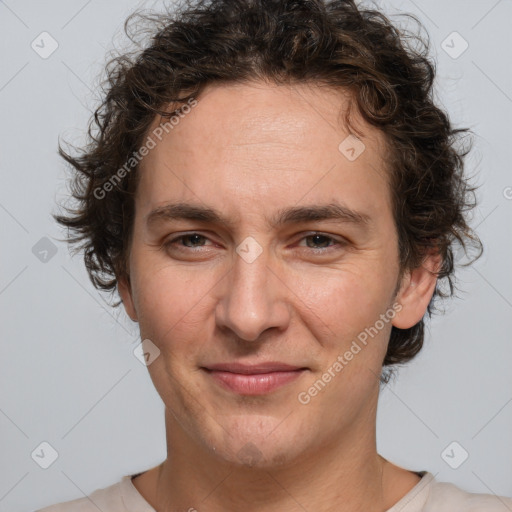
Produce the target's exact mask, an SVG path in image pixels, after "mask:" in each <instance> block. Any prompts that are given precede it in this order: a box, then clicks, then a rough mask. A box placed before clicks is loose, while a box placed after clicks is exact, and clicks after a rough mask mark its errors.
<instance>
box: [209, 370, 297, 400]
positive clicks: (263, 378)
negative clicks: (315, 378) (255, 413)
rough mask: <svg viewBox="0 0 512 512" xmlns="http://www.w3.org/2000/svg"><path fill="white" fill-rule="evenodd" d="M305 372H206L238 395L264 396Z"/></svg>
mask: <svg viewBox="0 0 512 512" xmlns="http://www.w3.org/2000/svg"><path fill="white" fill-rule="evenodd" d="M304 371H305V370H294V371H287V372H270V373H258V374H251V375H247V374H242V373H231V372H224V371H220V370H207V373H208V374H210V375H211V376H212V377H213V378H214V379H215V380H216V381H217V382H218V383H219V384H220V385H221V386H223V387H224V388H226V389H228V390H230V391H234V392H235V393H238V394H240V395H264V394H266V393H270V392H271V391H274V390H276V389H278V388H280V387H281V386H284V385H285V384H288V383H289V382H292V381H294V380H296V379H298V378H299V377H300V376H301V375H302V373H303V372H304Z"/></svg>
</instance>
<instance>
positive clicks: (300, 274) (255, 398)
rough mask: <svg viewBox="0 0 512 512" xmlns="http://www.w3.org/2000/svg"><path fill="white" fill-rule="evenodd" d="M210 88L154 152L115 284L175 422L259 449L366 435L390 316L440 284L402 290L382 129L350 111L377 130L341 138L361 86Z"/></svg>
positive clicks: (217, 447)
mask: <svg viewBox="0 0 512 512" xmlns="http://www.w3.org/2000/svg"><path fill="white" fill-rule="evenodd" d="M197 100H198V104H197V106H195V107H194V108H192V109H190V112H189V113H188V114H186V116H184V117H183V118H181V119H180V122H179V124H176V125H175V126H174V127H173V128H172V130H169V133H165V132H164V134H163V137H162V140H161V141H160V142H158V143H157V145H156V147H154V148H153V149H152V150H151V151H150V152H149V154H148V155H147V156H146V157H145V158H144V160H143V162H142V164H141V168H140V173H141V176H140V178H141V179H140V183H139V186H138V190H137V193H136V199H135V205H136V208H135V210H136V215H135V220H134V230H133V239H132V243H131V247H130V254H129V274H130V282H129V283H128V282H126V281H120V283H119V291H120V294H121V297H122V299H123V303H124V305H125V308H126V310H127V312H128V314H129V315H130V317H131V318H132V319H133V320H136V321H138V322H139V324H140V331H141V338H142V339H143V340H146V339H149V340H150V341H151V343H152V344H154V345H155V346H156V347H158V349H159V351H160V354H159V355H158V357H157V358H156V359H155V360H154V361H153V362H151V364H150V365H149V366H148V370H149V372H150V375H151V378H152V380H153V382H154V385H155V387H156V389H157V391H158V393H159V394H160V396H161V397H162V400H163V401H164V403H165V405H166V407H167V409H168V410H169V411H171V412H172V416H173V418H174V419H175V422H174V423H173V425H174V427H173V428H176V429H181V430H182V432H186V433H187V434H186V436H187V439H188V442H190V444H191V445H194V446H196V447H200V448H201V449H203V450H206V451H208V452H209V453H215V454H216V455H215V456H217V457H221V458H222V459H224V460H226V461H231V462H235V463H237V462H238V463H239V462H240V461H241V460H242V459H243V458H244V456H245V455H247V454H248V455H249V457H252V459H253V463H255V464H260V465H262V466H264V465H270V464H276V463H285V462H286V461H291V460H294V459H296V458H297V457H300V456H306V455H307V454H314V453H316V452H317V451H318V450H320V449H322V448H325V447H327V446H330V445H332V444H334V443H336V440H339V439H342V438H350V437H351V436H352V437H354V436H359V438H360V437H361V436H362V433H364V432H371V430H372V428H374V425H373V424H372V423H373V420H374V418H373V420H372V417H373V416H372V414H371V413H370V414H369V412H371V411H374V409H375V404H376V399H377V396H378V387H379V376H380V372H381V367H382V361H383V358H384V356H385V353H386V349H387V343H388V339H389V335H390V331H391V327H392V325H396V326H397V327H401V328H405V327H410V326H412V325H414V324H415V323H416V322H417V321H419V320H420V319H421V318H422V316H423V314H424V312H425V308H426V306H427V304H428V300H429V298H430V296H431V294H432V291H433V285H434V284H435V280H432V279H429V278H428V275H427V278H426V277H425V274H424V273H417V274H414V273H407V275H406V277H405V278H404V280H403V281H402V287H401V288H400V291H399V292H398V294H395V292H396V286H397V283H398V271H399V268H398V248H397V245H398V244H397V234H396V228H395V226H394V221H393V216H392V209H391V199H390V197H391V196H390V192H389V187H388V180H387V173H386V169H385V140H384V136H383V135H382V133H381V132H380V131H378V130H377V129H375V128H373V127H371V126H369V125H365V124H364V122H363V121H362V120H361V119H358V118H357V117H353V125H354V126H358V127H359V128H360V129H361V130H362V132H361V133H363V134H364V136H360V140H359V141H356V140H354V139H350V138H349V139H347V140H345V139H346V138H347V137H348V136H349V132H348V131H347V130H346V129H345V128H344V127H343V126H342V123H341V122H340V119H341V117H340V113H343V112H344V110H345V109H346V106H347V103H346V101H347V97H346V96H344V95H343V94H342V93H341V92H340V91H334V90H331V89H326V88H320V87H318V86H313V85H311V86H306V85H300V86H293V87H292V86H283V85H281V86H272V85H268V84H264V83H259V82H255V83H252V84H244V85H240V84H239V85H227V86H226V85H222V86H216V87H210V88H209V89H207V90H206V91H205V93H204V94H203V95H202V96H201V97H199V98H197ZM354 115H355V114H354ZM160 122H161V120H160V119H155V122H154V124H153V127H152V128H151V129H153V128H155V127H157V126H158V124H159V123H160ZM344 141H345V142H344ZM361 143H363V144H364V147H363V146H362V145H361ZM340 144H341V146H340ZM350 148H354V151H352V150H351V149H350ZM361 149H363V151H362V152H361ZM359 153H360V154H359ZM418 272H421V271H418ZM394 304H395V307H393V305H394ZM397 304H398V306H397ZM365 334H366V336H365ZM363 340H364V341H363ZM356 347H358V348H356ZM350 354H351V355H350Z"/></svg>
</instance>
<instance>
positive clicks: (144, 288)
mask: <svg viewBox="0 0 512 512" xmlns="http://www.w3.org/2000/svg"><path fill="white" fill-rule="evenodd" d="M156 260H157V259H156V258H154V257H153V259H152V258H151V256H150V255H148V254H141V257H140V261H139V265H138V266H137V265H136V268H137V272H136V273H135V281H134V284H135V289H136V294H135V302H136V304H135V306H136V308H137V312H138V317H139V326H140V330H141V335H142V336H143V337H145V338H149V339H151V340H152V341H153V340H154V341H153V342H154V343H155V344H156V345H157V346H158V345H163V344H164V342H166V343H167V342H171V340H173V339H176V338H179V339H185V340H186V339H187V338H193V337H194V335H195V337H196V339H197V330H198V329H204V328H205V327H206V323H207V322H206V318H204V316H205V315H206V316H207V315H208V313H207V310H208V308H209V307H210V305H209V297H208V290H209V289H211V287H212V286H213V285H214V283H215V281H214V280H213V277H212V279H210V280H208V276H207V274H210V275H211V274H213V273H205V272H202V273H201V278H200V279H198V278H197V274H196V275H194V273H191V272H190V270H185V269H184V268H180V267H179V266H176V265H172V264H165V263H164V264H162V262H161V260H158V261H156ZM141 262H144V264H143V265H141V264H140V263H141ZM184 342H185V341H184Z"/></svg>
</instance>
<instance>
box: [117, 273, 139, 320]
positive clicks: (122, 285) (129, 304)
mask: <svg viewBox="0 0 512 512" xmlns="http://www.w3.org/2000/svg"><path fill="white" fill-rule="evenodd" d="M117 292H118V293H119V296H120V297H121V300H122V302H123V306H124V309H125V311H126V314H127V315H128V316H129V317H130V318H131V319H132V320H133V321H134V322H137V321H138V317H137V311H136V309H135V306H134V303H133V296H132V289H131V284H130V279H129V278H128V277H122V278H119V279H118V280H117Z"/></svg>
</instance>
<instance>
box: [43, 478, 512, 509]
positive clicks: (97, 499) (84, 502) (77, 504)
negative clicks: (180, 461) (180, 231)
mask: <svg viewBox="0 0 512 512" xmlns="http://www.w3.org/2000/svg"><path fill="white" fill-rule="evenodd" d="M417 473H418V475H419V476H421V480H420V481H419V482H418V483H417V484H416V485H415V486H414V487H413V488H412V489H411V490H410V491H409V492H408V493H407V494H406V495H405V496H404V497H403V498H402V499H401V500H400V501H398V502H397V503H395V504H394V505H393V506H392V507H391V508H390V509H388V510H387V511H386V512H512V498H506V497H503V496H494V495H492V494H475V493H469V492H466V491H463V490H462V489H460V488H459V487H456V486H455V485H453V484H450V483H445V482H438V481H436V480H435V478H434V475H433V474H432V473H429V472H428V471H418V472H417ZM132 476H136V475H127V476H123V478H122V479H121V481H120V482H118V483H116V484H113V485H111V486H110V487H105V488H104V489H97V490H96V491H94V492H93V493H92V494H90V495H89V496H88V497H85V498H79V499H77V500H72V501H66V502H64V503H59V504H57V505H52V506H50V507H46V508H43V509H40V510H36V512H98V510H101V511H102V512H156V511H155V509H154V508H153V507H152V506H151V505H150V504H149V503H148V502H147V501H146V500H145V499H144V498H143V497H142V495H141V494H140V493H139V491H138V490H137V489H136V487H135V486H134V485H133V483H132V480H131V479H132Z"/></svg>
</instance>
